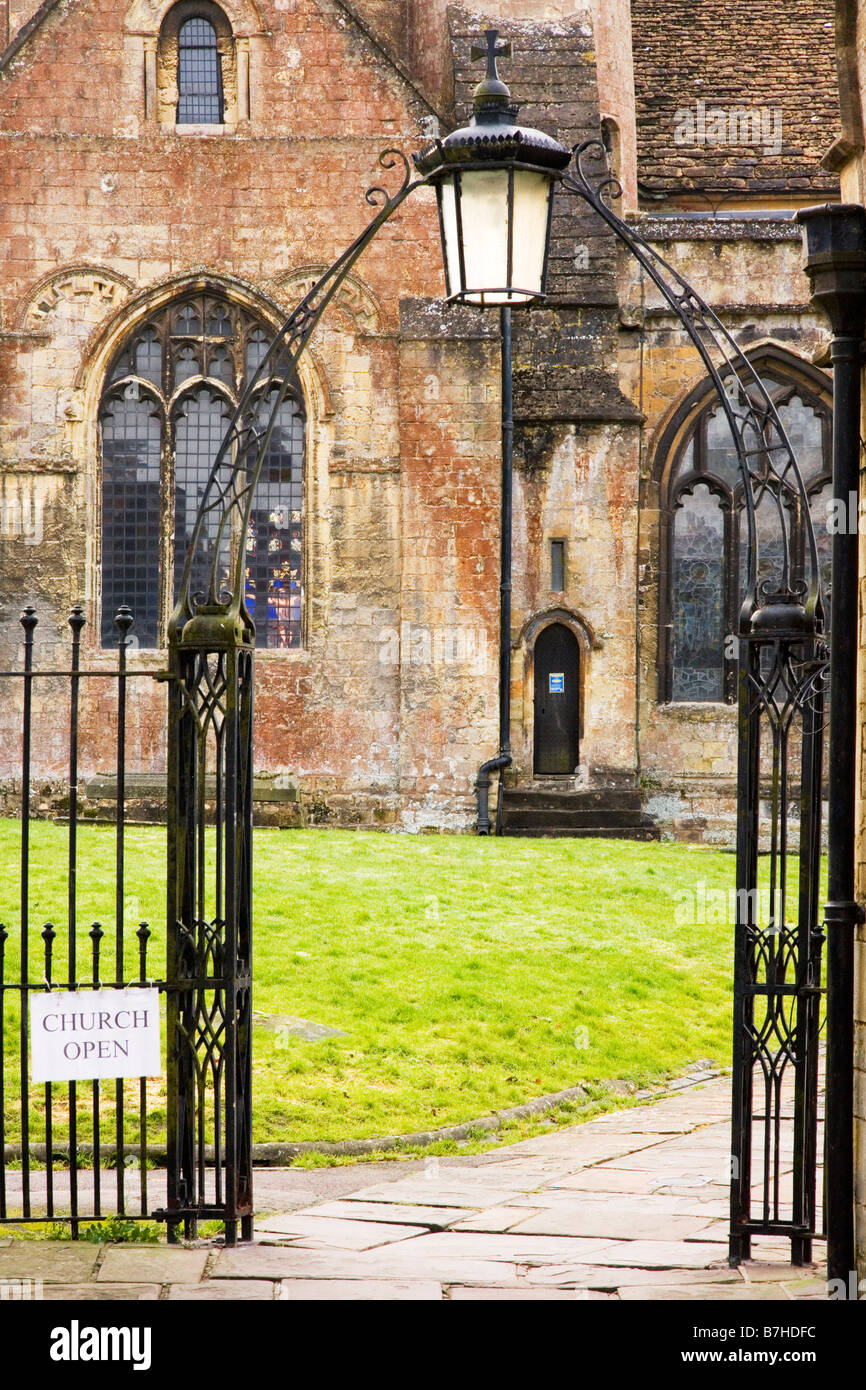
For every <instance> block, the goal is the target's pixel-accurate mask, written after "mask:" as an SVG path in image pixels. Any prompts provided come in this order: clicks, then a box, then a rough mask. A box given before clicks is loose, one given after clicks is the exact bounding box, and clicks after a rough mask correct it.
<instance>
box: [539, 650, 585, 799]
mask: <svg viewBox="0 0 866 1390" xmlns="http://www.w3.org/2000/svg"><path fill="white" fill-rule="evenodd" d="M533 666H534V720H533V724H534V730H535V733H534V741H533V743H534V746H533V774H534V775H535V776H536V777H556V776H560V777H569V776H571V775H572V774H573V773H574V771H575V769H576V768H577V764H578V757H579V746H580V677H581V669H580V667H581V662H580V647H579V644H578V641H577V638H576V637H575V635H574V633H573V632H572V631H571V630H570V629H569V628H567V627H566V626H565V624H564V623H551V624H550V625H549V626H548V627H545V628H543V629H542V630H541V632H540V633H539V634H538V637H537V638H536V641H535V659H534V663H533Z"/></svg>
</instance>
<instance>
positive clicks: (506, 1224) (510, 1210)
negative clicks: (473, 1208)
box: [450, 1206, 538, 1233]
mask: <svg viewBox="0 0 866 1390" xmlns="http://www.w3.org/2000/svg"><path fill="white" fill-rule="evenodd" d="M537 1214H538V1210H537V1208H536V1207H509V1206H504V1207H488V1209H487V1211H479V1212H476V1213H475V1215H473V1216H465V1215H464V1217H463V1220H462V1221H455V1222H454V1224H453V1225H452V1226H451V1227H450V1230H452V1231H489V1232H490V1233H495V1232H502V1231H510V1230H511V1228H512V1226H517V1225H518V1224H519V1223H520V1222H521V1221H525V1220H526V1218H527V1217H528V1216H536V1215H537Z"/></svg>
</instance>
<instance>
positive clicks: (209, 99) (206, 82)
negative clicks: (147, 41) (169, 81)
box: [177, 15, 224, 125]
mask: <svg viewBox="0 0 866 1390" xmlns="http://www.w3.org/2000/svg"><path fill="white" fill-rule="evenodd" d="M177 92H178V101H177V123H178V125H222V122H223V114H224V106H223V78H222V60H221V58H220V54H219V50H218V48H217V36H216V30H215V29H214V27H213V25H212V24H211V22H210V20H208V19H203V18H201V17H200V16H198V15H197V16H195V17H194V18H193V19H187V20H184V22H183V24H181V26H180V32H179V33H178V39H177Z"/></svg>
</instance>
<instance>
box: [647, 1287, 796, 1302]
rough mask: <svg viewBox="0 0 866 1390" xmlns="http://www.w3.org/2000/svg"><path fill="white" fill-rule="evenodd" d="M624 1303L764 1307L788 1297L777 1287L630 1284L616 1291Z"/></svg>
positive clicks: (787, 1300)
mask: <svg viewBox="0 0 866 1390" xmlns="http://www.w3.org/2000/svg"><path fill="white" fill-rule="evenodd" d="M619 1296H620V1298H621V1299H622V1301H623V1302H624V1303H642V1302H644V1300H645V1299H648V1298H651V1299H652V1300H653V1301H654V1302H656V1303H658V1302H673V1301H676V1302H684V1301H685V1302H701V1303H709V1302H710V1301H712V1302H714V1303H731V1302H740V1303H768V1302H770V1301H773V1302H775V1301H779V1300H780V1301H782V1302H785V1303H787V1302H789V1301H790V1300H789V1298H788V1295H787V1294H786V1293H785V1290H784V1289H783V1288H782V1286H781V1284H762V1285H761V1286H760V1288H750V1287H749V1285H748V1284H695V1285H684V1284H666V1285H664V1286H663V1287H661V1288H660V1287H659V1286H658V1285H657V1284H656V1285H641V1284H630V1285H629V1286H628V1287H625V1288H621V1289H620V1290H619Z"/></svg>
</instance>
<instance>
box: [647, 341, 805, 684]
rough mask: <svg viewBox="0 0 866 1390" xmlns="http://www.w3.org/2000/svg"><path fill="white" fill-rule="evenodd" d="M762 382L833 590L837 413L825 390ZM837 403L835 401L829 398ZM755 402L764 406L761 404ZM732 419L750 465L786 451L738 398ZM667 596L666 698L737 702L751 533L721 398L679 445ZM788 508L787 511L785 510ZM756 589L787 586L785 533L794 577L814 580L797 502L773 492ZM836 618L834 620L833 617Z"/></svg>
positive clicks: (670, 486) (769, 376)
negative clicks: (799, 479) (830, 501)
mask: <svg viewBox="0 0 866 1390" xmlns="http://www.w3.org/2000/svg"><path fill="white" fill-rule="evenodd" d="M761 380H762V382H763V384H764V386H765V387H766V388H767V391H768V392H769V394H770V397H771V399H772V400H773V403H774V405H775V407H776V410H777V412H778V415H779V418H780V420H781V423H782V426H783V428H784V430H785V432H786V434H787V435H788V438H789V440H790V443H791V445H792V448H793V451H794V454H795V456H796V458H797V461H798V464H799V467H800V470H801V472H802V475H803V479H804V482H805V485H806V490H807V493H808V495H809V507H810V512H811V515H812V521H813V525H814V528H815V534H816V540H817V545H818V564H819V567H820V570H821V575H822V579H823V582H824V586H825V608H827V609H828V605H827V593H828V589H827V584H828V580H829V568H830V550H831V537H830V534H829V530H828V526H827V512H826V503H827V498H828V497H829V495H830V491H831V488H830V467H831V464H830V443H831V441H830V430H831V423H830V407H829V405H828V403H827V401H826V400H825V399H824V398H823V397H822V395H821V394H820V388H819V389H818V390H815V391H810V390H808V389H807V388H806V386H805V385H803V384H795V383H794V382H793V381H791V380H786V379H785V376H784V373H783V371H781V370H780V371H779V372H778V373H777V372H776V369H775V365H774V366H773V367H772V368H768V370H767V371H766V372H762V373H761ZM828 394H829V393H828ZM756 399H757V398H756ZM729 402H730V409H731V412H732V414H733V416H734V421H735V425H736V427H737V429H738V432H739V433H740V437H741V438H742V440H743V444H744V447H745V450H746V453H747V455H748V457H749V460H750V463H751V464H752V465H753V466H756V467H757V468H758V469H759V468H760V464H761V459H762V457H763V458H764V459H767V458H768V457H769V451H770V450H771V449H772V448H774V447H778V436H777V434H776V433H775V430H774V427H773V426H772V425H771V423H770V422H769V421H767V422H766V424H765V425H764V427H763V429H762V431H761V432H760V433H757V432H756V430H755V429H754V428H753V427H752V425H751V424H750V423H749V422H748V418H747V412H746V411H745V410H744V408H743V406H742V403H741V402H740V401H739V400H738V398H737V394H736V392H735V390H732V391H731V392H730V393H729ZM666 499H667V506H666V508H665V515H666V534H667V541H666V544H667V576H668V579H667V592H666V593H665V594H663V596H662V602H661V615H662V652H663V658H662V660H663V665H662V668H661V670H662V686H663V689H664V691H665V692H666V693H665V696H664V698H667V699H670V700H690V701H704V702H709V701H728V702H730V703H733V702H734V701H735V700H736V690H737V680H736V678H737V660H736V655H735V653H736V645H735V643H733V642H730V641H728V640H727V639H728V638H729V637H731V636H733V634H735V633H736V631H737V626H738V618H739V610H740V607H741V605H742V601H743V597H744V595H745V588H746V581H747V575H748V528H747V525H746V513H745V507H744V502H743V483H742V479H741V477H740V468H739V462H738V457H737V450H736V448H735V446H734V442H733V439H732V436H731V427H730V423H729V418H728V412H727V411H726V410H725V409H723V408H722V406H721V405H720V404H719V402H718V397H717V396H716V395H715V393H713V394H712V395H711V396H708V400H707V405H706V406H705V408H704V409H703V411H701V412H700V413H699V414H698V416H697V417H696V419H695V421H694V423H693V424H692V426H691V428H690V429H689V431H688V433H687V434H686V436H685V437H684V438H683V439H682V440H681V442H680V445H679V449H678V454H677V457H676V458H675V460H674V463H673V466H672V467H671V469H670V472H669V475H668V481H667V487H666ZM780 508H781V510H780ZM756 522H757V535H758V557H759V559H758V584H759V586H762V585H766V586H767V587H766V590H765V592H769V590H771V589H772V588H773V586H774V585H777V584H778V583H779V581H780V579H781V575H782V566H783V541H782V535H783V532H782V526H783V525H784V527H785V529H786V531H787V533H788V535H789V538H790V542H791V561H792V566H793V569H794V572H795V573H799V574H802V575H807V573H808V566H809V556H808V545H807V537H806V534H805V530H804V527H803V524H802V520H801V518H800V517H799V515H798V514H797V508H796V506H792V505H791V501H790V499H788V500H786V499H784V498H782V499H781V501H780V500H778V499H777V496H776V495H774V494H772V493H770V492H769V491H768V492H767V493H765V494H764V496H763V497H762V499H761V501H760V503H759V506H758V508H757V516H756ZM828 611H829V610H828Z"/></svg>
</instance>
